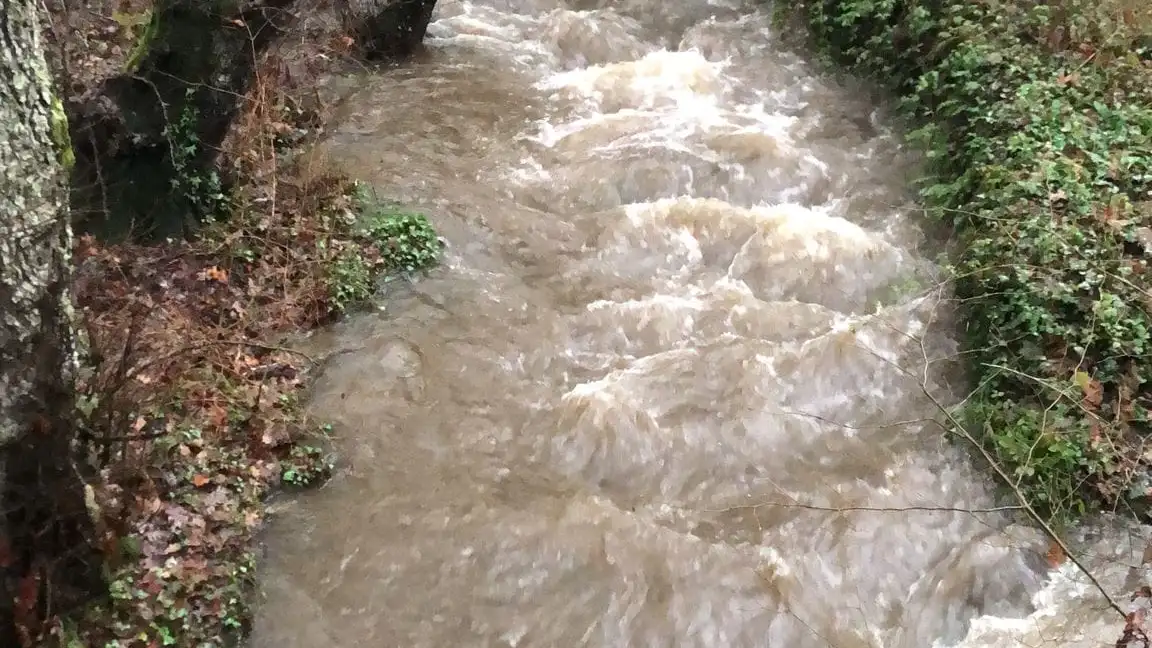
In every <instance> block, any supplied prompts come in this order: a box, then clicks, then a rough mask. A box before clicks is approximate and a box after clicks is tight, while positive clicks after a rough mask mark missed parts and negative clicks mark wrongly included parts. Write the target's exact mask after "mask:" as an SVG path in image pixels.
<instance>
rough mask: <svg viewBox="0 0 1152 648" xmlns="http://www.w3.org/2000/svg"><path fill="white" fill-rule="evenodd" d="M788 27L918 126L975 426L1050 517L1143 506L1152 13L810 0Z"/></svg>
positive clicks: (1102, 7) (963, 1)
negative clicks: (945, 233) (946, 235)
mask: <svg viewBox="0 0 1152 648" xmlns="http://www.w3.org/2000/svg"><path fill="white" fill-rule="evenodd" d="M777 18H778V19H779V20H782V21H787V20H797V21H799V22H802V23H803V24H804V26H805V27H806V28H807V31H808V32H809V33H810V34H811V36H812V37H813V39H814V44H815V47H816V48H817V49H818V51H820V52H821V53H823V54H824V55H826V56H827V57H828V58H829V59H831V60H832V61H833V62H835V63H837V64H840V65H842V66H845V67H846V68H848V69H851V70H852V71H853V72H855V73H859V74H864V75H866V76H869V77H871V78H874V79H876V80H878V81H880V82H881V83H883V84H884V85H886V86H887V87H888V88H890V89H891V90H893V91H894V92H895V93H896V94H897V96H898V97H899V98H900V105H901V107H902V110H903V111H904V114H905V115H906V116H908V117H910V118H911V119H912V120H913V121H914V124H915V125H916V126H917V127H918V128H917V130H915V131H914V132H913V135H912V136H913V138H914V140H915V141H916V142H917V143H918V144H920V145H922V146H923V148H924V150H925V151H926V154H927V158H928V161H929V167H930V168H929V171H930V174H929V176H928V177H927V178H926V179H925V181H924V185H923V186H922V195H923V198H924V199H925V202H926V204H927V205H928V206H929V208H930V209H931V211H932V212H933V213H934V214H935V216H936V218H938V219H940V220H942V221H944V222H946V223H948V224H949V225H952V226H954V228H955V231H956V234H957V236H958V238H959V239H960V242H961V244H962V245H961V251H960V253H959V254H958V256H957V258H956V260H955V268H954V270H955V277H956V291H957V296H958V298H959V299H960V300H961V304H962V305H963V307H964V314H965V319H966V336H967V339H966V349H967V358H968V359H969V362H970V365H969V366H970V368H971V373H972V379H973V384H974V385H976V390H975V392H974V393H973V394H972V396H971V398H970V399H969V401H968V403H967V405H966V406H965V410H964V412H963V414H964V421H965V422H966V423H967V424H968V425H969V426H970V430H969V431H970V432H972V433H974V436H975V437H977V438H978V439H979V440H980V441H981V442H983V443H984V444H985V446H986V448H987V449H988V450H989V451H990V453H992V455H993V456H994V457H995V458H996V459H997V460H998V461H999V462H1001V465H1002V466H1003V467H1004V468H1005V469H1006V471H1007V472H1008V474H1009V475H1010V476H1011V477H1012V478H1013V479H1015V480H1018V481H1017V484H1016V485H1017V487H1018V488H1020V489H1021V490H1022V491H1023V492H1024V493H1025V495H1026V496H1027V497H1029V498H1030V500H1031V502H1032V503H1033V505H1034V506H1036V507H1037V509H1038V510H1040V511H1041V512H1042V513H1044V514H1047V515H1051V516H1053V518H1055V519H1056V520H1057V521H1067V520H1069V519H1071V518H1073V517H1075V516H1077V515H1079V514H1082V513H1083V512H1085V511H1086V510H1088V509H1089V508H1092V507H1095V506H1104V507H1113V508H1116V507H1133V505H1141V506H1142V505H1144V503H1145V502H1146V501H1147V500H1148V494H1149V492H1150V488H1152V481H1150V480H1149V473H1150V470H1149V468H1150V466H1152V454H1147V455H1146V451H1145V440H1147V439H1148V438H1149V434H1150V433H1152V424H1150V421H1149V418H1150V413H1149V412H1150V410H1152V390H1150V381H1152V363H1149V362H1147V361H1146V359H1147V358H1148V355H1149V354H1150V353H1152V315H1150V311H1149V309H1152V293H1150V292H1149V289H1148V287H1147V286H1148V281H1147V276H1148V273H1149V268H1148V257H1149V254H1150V253H1152V229H1150V228H1152V5H1149V4H1148V3H1145V2H1136V1H1135V0H1052V1H1051V2H1032V1H1029V0H936V1H934V2H919V1H917V0H802V1H801V2H798V3H789V4H785V3H780V4H779V5H778V6H777Z"/></svg>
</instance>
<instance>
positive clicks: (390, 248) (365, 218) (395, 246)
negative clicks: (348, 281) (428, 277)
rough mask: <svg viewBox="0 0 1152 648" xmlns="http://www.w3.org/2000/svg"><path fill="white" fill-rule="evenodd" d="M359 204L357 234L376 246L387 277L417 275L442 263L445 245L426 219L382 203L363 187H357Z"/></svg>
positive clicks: (417, 213)
mask: <svg viewBox="0 0 1152 648" xmlns="http://www.w3.org/2000/svg"><path fill="white" fill-rule="evenodd" d="M357 203H358V205H359V207H360V217H359V219H358V227H357V229H358V232H359V234H360V236H362V237H363V238H365V239H366V240H368V241H369V242H371V243H372V244H373V245H374V246H375V247H376V249H377V251H378V252H379V254H380V263H381V265H382V266H383V271H384V272H385V273H386V274H393V273H398V272H403V273H412V272H417V271H420V270H426V269H428V268H431V267H433V266H435V265H436V264H437V263H439V262H440V254H441V252H443V248H444V245H443V243H442V242H441V241H440V237H439V236H437V234H436V230H435V229H433V227H432V224H431V223H429V222H428V217H427V216H425V215H424V214H421V213H419V212H414V211H409V210H405V209H402V208H400V207H399V206H397V205H393V204H387V203H383V202H380V201H378V200H376V199H375V198H374V197H372V196H371V195H370V193H369V192H368V190H367V189H366V188H365V187H364V186H363V185H360V186H359V187H357Z"/></svg>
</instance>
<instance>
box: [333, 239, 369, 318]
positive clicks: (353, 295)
mask: <svg viewBox="0 0 1152 648" xmlns="http://www.w3.org/2000/svg"><path fill="white" fill-rule="evenodd" d="M327 282H328V299H329V302H330V303H331V305H332V308H333V309H335V310H336V311H338V312H345V311H347V310H348V309H349V308H351V307H352V306H353V305H355V304H359V303H363V302H365V301H367V300H368V299H369V298H370V297H371V296H372V286H373V272H372V266H370V265H369V264H368V262H367V261H365V260H364V257H363V256H361V255H360V251H359V250H358V249H355V248H345V249H343V250H341V251H340V252H339V254H338V255H337V256H336V259H335V260H333V261H332V264H331V265H330V266H329V268H328V279H327Z"/></svg>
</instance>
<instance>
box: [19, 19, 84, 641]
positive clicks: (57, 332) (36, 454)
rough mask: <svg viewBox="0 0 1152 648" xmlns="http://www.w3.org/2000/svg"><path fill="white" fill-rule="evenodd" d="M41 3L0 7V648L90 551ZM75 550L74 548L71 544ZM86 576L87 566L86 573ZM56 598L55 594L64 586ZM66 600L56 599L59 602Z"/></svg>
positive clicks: (62, 187) (61, 124) (54, 113)
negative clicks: (75, 440)
mask: <svg viewBox="0 0 1152 648" xmlns="http://www.w3.org/2000/svg"><path fill="white" fill-rule="evenodd" d="M37 7H38V4H37V1H36V0H0V493H2V495H3V509H0V568H2V571H0V645H4V646H17V645H20V644H21V643H22V642H27V640H28V637H26V636H25V637H19V636H18V634H17V632H16V630H17V627H23V628H27V629H29V630H32V631H35V630H36V628H35V624H36V623H37V622H38V620H39V618H40V615H41V614H42V613H43V611H44V610H43V606H44V605H45V603H46V600H45V598H44V597H43V592H45V591H46V590H45V589H44V588H45V587H46V586H47V585H48V584H49V583H51V584H52V586H53V587H54V588H58V587H59V586H60V585H62V584H63V585H64V586H65V588H66V589H71V586H70V585H68V581H69V580H71V578H70V577H71V574H69V576H66V577H64V578H60V576H61V575H62V574H64V573H65V572H68V571H75V570H76V568H77V566H78V565H77V564H76V563H74V562H71V561H70V560H69V559H68V558H65V559H63V560H62V559H61V556H64V555H65V554H67V553H69V552H68V551H67V550H68V549H69V548H73V549H74V548H76V547H77V546H78V545H80V546H82V545H84V534H83V529H84V525H85V522H84V521H85V520H86V519H87V514H86V508H85V505H84V490H83V489H84V486H83V482H82V481H81V480H80V478H79V475H78V473H77V471H76V469H75V464H74V463H73V461H72V443H71V441H72V436H73V434H72V433H73V422H72V417H71V413H72V412H73V411H74V408H73V404H74V398H75V396H74V392H73V390H72V379H73V374H74V366H75V353H74V347H73V336H72V309H71V301H70V293H69V289H68V286H69V275H70V272H69V268H70V265H71V260H70V258H69V255H70V251H71V229H70V227H69V221H68V217H67V207H68V205H67V196H68V191H67V185H66V182H67V172H66V169H65V166H66V164H67V162H68V160H67V159H65V155H64V151H65V150H66V149H65V148H64V147H62V146H61V143H62V142H63V140H62V138H63V137H67V125H66V123H65V121H64V119H65V118H64V114H63V107H62V105H61V103H60V101H59V100H58V99H57V98H56V97H55V95H54V94H53V88H52V80H51V76H50V74H49V71H48V65H47V63H46V61H45V57H44V47H43V43H42V42H41V24H40V16H39V15H38V9H37ZM70 545H71V547H70ZM79 571H87V570H86V569H80V570H79ZM56 591H57V592H59V591H60V590H59V589H57V590H56ZM57 600H59V599H57Z"/></svg>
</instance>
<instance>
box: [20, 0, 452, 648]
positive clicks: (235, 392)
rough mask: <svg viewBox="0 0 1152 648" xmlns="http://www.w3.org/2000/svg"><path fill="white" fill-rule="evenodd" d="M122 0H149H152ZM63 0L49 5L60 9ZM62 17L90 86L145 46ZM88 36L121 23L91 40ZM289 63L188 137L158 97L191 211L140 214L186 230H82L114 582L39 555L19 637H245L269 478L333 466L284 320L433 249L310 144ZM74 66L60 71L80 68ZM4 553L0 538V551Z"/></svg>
mask: <svg viewBox="0 0 1152 648" xmlns="http://www.w3.org/2000/svg"><path fill="white" fill-rule="evenodd" d="M137 4H139V5H141V7H143V8H139V7H138V11H139V15H140V16H145V15H147V6H148V4H149V3H148V2H147V0H141V1H140V2H138V3H137ZM84 15H85V16H94V17H98V16H97V15H96V14H95V13H91V14H84ZM70 16H71V14H67V12H65V11H64V10H63V9H61V13H59V14H56V13H54V14H53V19H54V20H55V21H56V22H59V23H60V24H64V21H65V20H66V19H68V18H69V17H70ZM71 17H72V18H75V16H71ZM114 17H118V18H120V22H125V17H124V16H123V15H118V16H114ZM136 22H138V23H139V24H140V25H144V24H147V22H148V21H147V20H146V19H145V18H140V19H139V20H138V21H136ZM132 24H135V23H132ZM69 25H70V28H69V29H63V28H61V29H57V30H56V31H57V34H58V35H57V39H64V42H62V43H60V44H61V45H62V48H63V49H64V50H65V53H64V54H62V55H61V57H62V59H63V60H64V61H65V63H66V64H60V65H58V67H59V68H60V69H61V70H63V71H65V72H70V73H72V74H81V76H82V78H81V79H80V81H81V82H80V83H78V84H77V85H79V86H80V87H87V88H98V87H102V84H103V83H104V81H105V80H106V78H107V77H108V75H109V74H111V75H116V74H119V70H121V69H123V67H124V65H125V61H124V60H123V59H125V58H127V59H128V64H129V66H134V65H135V63H133V62H132V61H135V60H137V59H138V57H139V54H138V52H137V49H138V48H128V47H124V45H125V42H124V39H126V38H144V36H143V35H141V34H135V33H132V32H131V31H130V30H129V33H125V34H120V33H119V32H117V31H116V30H111V31H109V30H107V29H104V28H102V27H101V25H100V24H99V22H96V23H94V24H91V25H79V26H77V25H74V24H71V23H69ZM85 28H87V31H85ZM89 38H91V39H93V40H99V39H100V38H116V39H120V40H117V41H116V42H115V43H114V44H113V45H110V46H106V47H95V48H88V47H85V46H84V45H85V44H86V43H87V42H88V40H86V39H89ZM69 39H71V40H69ZM301 40H303V39H301ZM145 45H146V43H145ZM309 47H312V46H309ZM117 57H119V58H117ZM284 66H285V63H284V60H283V59H282V58H278V57H277V55H276V53H273V54H271V55H268V56H264V57H262V58H261V59H260V60H258V61H257V68H256V70H255V71H254V83H253V85H252V87H251V88H250V90H249V91H248V92H247V94H246V95H245V96H243V97H242V100H241V102H240V113H239V115H238V117H237V119H236V120H235V122H234V123H233V124H232V125H231V128H230V129H229V132H228V136H227V138H226V139H225V140H224V142H223V144H222V145H221V146H220V147H219V148H218V147H217V146H218V144H219V142H215V141H206V140H204V139H203V136H202V134H201V132H200V131H201V130H202V129H200V128H199V127H197V122H198V121H199V115H198V114H197V112H196V110H195V107H194V106H192V105H191V104H188V105H186V106H184V107H183V109H181V110H175V109H174V110H173V112H172V114H170V115H168V117H169V118H170V121H169V122H168V123H167V124H166V125H165V126H164V137H165V141H166V143H167V145H168V147H169V149H170V155H169V156H168V157H169V158H170V163H171V166H172V171H173V172H174V174H175V175H174V177H173V179H172V182H171V184H172V187H171V193H172V195H174V196H176V197H177V198H179V199H178V200H175V199H174V200H169V201H167V202H168V203H170V204H171V205H177V206H184V207H187V208H188V209H189V210H190V212H189V213H186V214H185V213H174V214H169V213H167V212H165V213H162V214H161V213H154V214H150V218H152V219H153V220H155V221H159V220H161V219H162V218H174V219H175V222H174V223H172V222H168V223H163V222H157V223H153V225H159V226H161V227H160V229H161V230H162V231H175V232H180V231H185V232H188V233H189V235H188V236H186V237H180V238H170V239H167V240H160V241H158V240H157V237H156V236H155V235H154V232H147V231H145V232H141V231H129V232H128V235H127V236H124V237H118V238H117V239H115V240H111V239H108V240H101V239H100V238H99V236H98V235H96V236H94V235H93V234H91V233H90V234H85V235H83V236H80V237H78V239H77V244H76V250H75V263H76V268H75V273H74V275H75V277H74V278H75V286H74V293H75V299H76V306H77V315H78V318H77V320H78V327H79V328H80V337H81V338H82V339H83V340H84V344H83V345H82V348H83V353H82V357H81V363H82V371H81V374H80V376H79V377H78V381H77V385H76V387H77V390H78V392H79V393H78V402H79V411H78V412H76V419H77V427H78V428H79V438H78V443H77V446H78V452H79V453H80V454H81V455H82V456H81V457H80V459H81V460H82V461H81V462H80V463H81V464H82V465H83V466H84V468H85V469H86V470H87V471H88V472H90V474H87V475H85V477H86V481H87V483H88V486H89V489H88V492H87V495H88V502H87V505H88V509H89V510H88V513H89V514H90V515H91V516H92V518H93V519H94V521H95V525H96V531H97V534H98V535H99V537H97V538H93V539H92V541H93V544H96V545H98V546H99V548H100V549H101V550H102V554H103V559H104V564H103V573H104V576H105V579H106V581H107V584H108V591H107V593H106V595H103V596H99V597H98V598H96V599H95V600H91V601H90V602H89V603H88V605H86V606H84V607H83V608H82V609H60V608H59V607H58V603H57V601H58V598H55V599H54V598H53V597H52V596H51V595H50V593H51V592H52V591H53V585H54V584H53V583H42V582H41V580H42V575H43V573H45V572H42V571H36V570H33V571H31V572H30V573H28V574H26V575H24V576H23V578H22V580H21V583H20V588H19V592H20V595H19V597H18V598H17V600H16V601H15V605H16V609H17V610H16V611H17V617H18V618H17V625H18V628H17V629H18V631H19V634H20V637H21V641H22V643H23V644H24V645H25V646H41V645H59V646H64V647H67V648H80V647H89V646H94V647H103V648H109V647H127V646H133V647H135V646H141V647H149V648H150V647H153V646H188V647H197V648H200V647H205V646H217V647H221V646H227V645H238V644H241V643H242V641H243V638H244V635H245V634H246V631H247V628H248V626H249V623H250V620H251V603H252V596H253V593H254V590H253V587H254V580H253V578H254V567H255V562H256V553H255V551H256V544H255V535H256V533H257V532H258V531H259V530H260V528H261V526H262V524H263V520H264V517H265V514H266V510H265V507H264V503H265V500H266V498H267V496H268V495H269V494H271V493H272V492H274V491H275V490H277V489H280V488H285V487H288V488H292V487H295V488H299V487H306V486H311V485H315V484H318V483H319V482H321V481H323V480H324V479H325V478H327V477H328V476H329V474H330V473H331V471H332V470H333V468H334V457H333V455H332V454H331V452H330V448H329V447H328V444H327V428H326V426H324V425H323V424H322V423H319V422H314V421H310V420H309V419H308V417H307V416H306V414H305V411H304V407H303V404H302V393H303V389H304V388H305V387H306V385H307V382H308V378H309V376H310V374H312V373H314V372H315V370H317V369H318V367H319V365H320V364H321V363H322V362H323V359H322V358H311V357H308V356H306V355H303V354H301V353H299V352H296V351H293V350H291V349H290V348H289V344H290V343H289V342H288V341H287V340H290V339H291V338H292V337H293V336H294V335H298V334H300V333H303V332H306V331H308V330H310V329H313V328H315V327H318V326H322V325H324V324H327V323H330V322H332V321H333V320H334V319H335V318H337V317H339V316H340V315H342V314H344V313H347V312H349V311H351V310H353V309H355V308H356V307H357V306H358V305H359V304H363V303H365V302H366V301H367V300H369V299H370V298H371V297H372V295H373V293H374V292H375V288H376V285H377V282H378V281H380V280H383V279H386V278H389V277H395V276H401V275H407V274H410V273H414V272H419V271H421V270H424V269H426V268H429V267H431V266H433V265H435V264H436V263H437V261H438V259H439V257H440V253H441V251H442V244H441V242H440V240H439V238H438V237H437V236H436V233H435V232H434V230H433V229H432V227H431V225H430V224H429V222H428V220H427V219H426V218H425V217H424V216H423V215H421V214H419V213H415V212H411V211H407V210H404V209H401V208H398V207H396V206H394V205H390V204H387V203H385V202H382V201H380V200H378V199H377V198H375V196H374V195H373V194H372V193H371V192H370V191H369V190H368V188H367V187H364V186H362V185H359V184H357V183H354V182H352V181H351V180H350V179H349V178H347V177H346V176H344V175H343V174H341V173H340V172H338V171H336V170H334V169H332V168H330V167H329V166H328V165H327V164H326V163H325V161H324V160H323V159H321V158H319V157H318V155H316V154H314V153H313V152H311V151H309V150H308V149H307V148H305V147H304V144H306V143H307V142H306V139H307V138H308V136H309V135H311V134H313V133H315V132H316V131H317V130H318V129H319V128H320V126H321V121H322V120H321V113H322V110H321V109H322V107H316V108H314V109H312V110H303V109H301V108H300V106H301V105H302V104H303V103H304V99H302V97H303V98H308V97H311V96H313V95H314V94H315V91H314V88H312V87H308V86H307V85H304V84H305V83H307V82H308V80H309V79H310V78H312V77H308V76H301V75H290V74H287V73H285V71H284ZM289 78H290V79H292V82H289V81H286V79H289ZM73 80H75V79H73ZM68 81H69V79H67V78H65V79H61V80H59V85H60V86H61V87H64V88H66V89H71V88H73V87H74V86H73V85H72V84H70V83H69V82H68ZM189 85H195V84H191V83H189ZM77 143H78V145H79V144H80V143H81V142H77ZM201 157H206V158H209V159H208V161H199V160H200V158H201ZM193 161H197V162H196V163H193ZM225 176H227V181H224V177H225ZM73 189H74V190H76V189H79V188H78V187H73ZM143 191H145V188H144V185H139V186H132V187H131V191H129V193H132V192H135V193H141V192H143ZM101 195H113V194H110V193H102V194H101ZM74 207H76V203H74ZM105 208H106V210H107V211H108V212H109V213H115V212H116V211H117V209H118V206H117V205H116V204H112V203H111V202H107V201H106V204H105ZM174 211H178V210H174ZM85 220H92V216H91V215H90V214H74V221H77V222H84V221H85ZM122 220H126V219H122ZM131 224H133V225H139V224H138V223H131ZM128 229H130V228H128ZM6 554H7V548H6V547H5V546H4V544H3V542H0V560H5V559H6V558H7V555H6ZM41 558H42V559H43V560H51V559H55V557H53V556H49V555H44V556H42V557H41ZM43 592H48V593H49V595H44V594H43Z"/></svg>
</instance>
